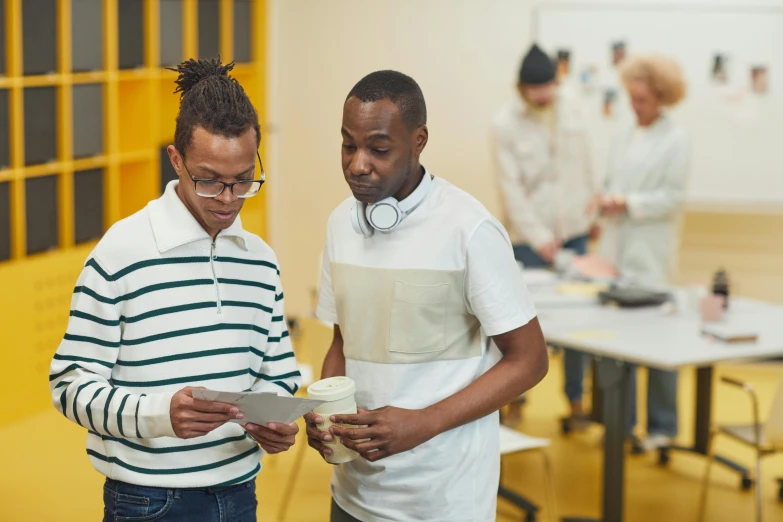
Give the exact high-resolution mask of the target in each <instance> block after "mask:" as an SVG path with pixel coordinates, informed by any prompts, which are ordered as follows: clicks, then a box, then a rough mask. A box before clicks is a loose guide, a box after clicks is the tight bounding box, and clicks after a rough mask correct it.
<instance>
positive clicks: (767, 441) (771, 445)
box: [699, 377, 783, 522]
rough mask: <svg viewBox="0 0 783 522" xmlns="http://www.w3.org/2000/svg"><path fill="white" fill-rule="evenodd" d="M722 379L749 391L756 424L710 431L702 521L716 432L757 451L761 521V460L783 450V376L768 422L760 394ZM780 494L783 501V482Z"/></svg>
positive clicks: (702, 492) (700, 510)
mask: <svg viewBox="0 0 783 522" xmlns="http://www.w3.org/2000/svg"><path fill="white" fill-rule="evenodd" d="M721 381H722V382H724V383H726V384H729V385H731V386H735V387H737V388H740V389H742V390H744V391H745V392H746V393H747V394H748V396H749V397H750V401H751V410H752V414H753V423H752V424H743V425H717V426H715V427H714V428H713V429H712V431H711V433H710V442H709V453H708V456H707V467H706V469H705V471H704V479H703V483H702V490H701V499H700V503H699V521H704V520H705V518H704V517H705V516H706V511H707V493H708V490H709V481H710V470H711V468H712V462H713V460H714V459H713V451H714V439H715V436H716V435H719V434H720V435H725V436H728V437H731V438H732V439H734V440H736V441H739V442H742V443H744V444H746V445H748V446H751V447H752V448H753V449H755V450H756V476H755V480H754V485H755V488H756V521H757V522H761V521H762V520H763V496H762V484H761V482H762V475H761V460H762V458H763V457H766V456H768V455H772V454H775V453H779V452H783V379H782V380H781V382H780V384H778V389H777V392H776V393H775V398H774V399H773V401H772V406H771V408H770V410H769V415H768V417H767V422H766V423H762V422H761V421H760V417H759V403H758V397H757V396H756V392H755V391H754V390H753V388H751V386H750V385H749V384H747V383H744V382H742V381H738V380H736V379H732V378H729V377H722V378H721ZM778 496H779V497H780V499H781V500H783V482H781V486H780V490H779V492H778Z"/></svg>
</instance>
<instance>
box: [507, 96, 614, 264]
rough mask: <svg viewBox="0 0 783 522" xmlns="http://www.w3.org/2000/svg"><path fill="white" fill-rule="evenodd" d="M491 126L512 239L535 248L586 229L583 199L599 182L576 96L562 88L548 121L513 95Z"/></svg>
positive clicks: (584, 200) (584, 120) (592, 192)
mask: <svg viewBox="0 0 783 522" xmlns="http://www.w3.org/2000/svg"><path fill="white" fill-rule="evenodd" d="M492 130H493V135H494V140H495V150H496V154H497V176H496V180H497V183H498V188H499V190H500V195H501V200H502V202H503V219H502V221H503V224H504V225H505V227H506V230H507V231H508V234H509V236H510V237H511V241H512V242H513V243H514V244H529V245H531V246H533V247H534V248H536V249H537V248H540V247H541V246H543V245H544V244H546V243H549V242H551V241H552V240H555V239H557V240H560V241H567V240H569V239H572V238H574V237H577V236H580V235H584V234H587V232H588V231H589V229H590V225H591V224H592V220H591V219H590V217H588V215H587V211H586V209H587V204H588V202H589V200H590V198H591V197H592V196H593V195H595V194H596V193H597V192H598V189H599V184H598V183H597V180H596V179H595V177H594V172H593V168H592V163H591V157H590V153H589V144H588V139H587V125H586V118H585V111H584V107H583V105H582V103H581V101H580V100H579V99H578V98H577V97H576V96H575V95H574V94H572V93H571V91H570V90H569V89H561V90H560V91H559V94H558V99H557V102H556V105H555V110H554V113H553V115H552V119H551V120H550V119H547V118H546V117H542V115H541V114H536V113H534V112H533V111H531V110H530V109H529V108H528V107H527V106H526V104H524V103H523V102H522V100H520V99H518V98H517V99H515V100H514V101H512V102H510V103H508V104H506V105H505V106H504V107H502V108H501V109H500V110H499V111H498V113H497V114H496V115H495V117H494V119H493V122H492Z"/></svg>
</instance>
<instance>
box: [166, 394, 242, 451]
mask: <svg viewBox="0 0 783 522" xmlns="http://www.w3.org/2000/svg"><path fill="white" fill-rule="evenodd" d="M192 390H193V388H191V387H190V386H187V387H185V388H182V389H181V390H180V391H178V392H177V393H175V394H174V396H173V397H172V398H171V405H170V406H169V414H170V416H171V427H172V428H174V434H175V435H176V436H177V437H179V438H180V439H191V438H194V437H201V436H203V435H206V434H207V433H209V432H210V431H212V430H214V429H216V428H219V427H220V426H222V425H223V424H225V423H226V422H228V421H230V420H231V419H241V418H242V417H243V415H242V414H241V413H240V412H239V409H238V408H237V407H236V406H234V405H232V404H227V403H225V402H215V401H202V400H200V399H194V398H193V392H192Z"/></svg>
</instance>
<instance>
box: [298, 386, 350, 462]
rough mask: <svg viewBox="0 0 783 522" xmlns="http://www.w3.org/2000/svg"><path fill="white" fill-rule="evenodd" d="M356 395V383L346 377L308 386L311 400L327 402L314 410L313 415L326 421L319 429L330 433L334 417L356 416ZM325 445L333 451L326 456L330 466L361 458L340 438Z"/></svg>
mask: <svg viewBox="0 0 783 522" xmlns="http://www.w3.org/2000/svg"><path fill="white" fill-rule="evenodd" d="M355 393H356V383H354V382H353V380H352V379H350V378H348V377H344V376H339V377H330V378H328V379H321V380H320V381H317V382H314V383H313V384H311V385H310V386H308V387H307V395H308V397H309V398H311V399H315V400H319V401H325V402H324V403H323V404H321V405H320V406H318V407H317V408H316V409H314V410H313V413H315V414H316V415H319V416H320V417H321V418H322V419H323V421H324V422H323V423H322V424H319V425H318V429H319V430H321V431H326V432H328V431H329V428H330V427H331V426H332V421H331V420H330V417H331V416H332V415H349V414H355V413H356V412H357V410H356V400H355V399H354V394H355ZM335 426H340V427H345V428H355V426H348V425H345V424H335ZM324 444H325V445H326V446H327V447H328V448H329V449H331V450H332V454H331V455H324V458H325V459H326V462H328V463H330V464H345V463H346V462H350V461H352V460H354V459H355V458H357V457H358V456H359V454H358V453H356V452H355V451H353V450H351V449H348V448H346V447H345V446H343V444H342V441H341V440H340V437H333V440H332V442H324Z"/></svg>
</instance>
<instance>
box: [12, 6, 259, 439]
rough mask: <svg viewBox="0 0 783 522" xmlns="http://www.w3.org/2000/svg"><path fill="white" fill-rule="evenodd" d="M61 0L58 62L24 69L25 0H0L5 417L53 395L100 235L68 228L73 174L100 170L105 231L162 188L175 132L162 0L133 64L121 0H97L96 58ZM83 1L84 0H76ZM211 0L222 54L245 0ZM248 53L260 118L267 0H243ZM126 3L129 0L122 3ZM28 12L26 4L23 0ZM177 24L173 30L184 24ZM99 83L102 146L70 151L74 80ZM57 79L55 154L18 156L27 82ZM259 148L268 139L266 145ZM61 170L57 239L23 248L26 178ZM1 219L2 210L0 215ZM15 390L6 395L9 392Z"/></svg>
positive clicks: (150, 13)
mask: <svg viewBox="0 0 783 522" xmlns="http://www.w3.org/2000/svg"><path fill="white" fill-rule="evenodd" d="M52 1H53V2H54V3H55V5H56V20H57V23H56V28H57V29H56V32H57V35H56V49H57V51H56V53H57V69H56V71H55V72H53V73H51V74H40V75H29V76H25V75H24V74H23V59H24V49H23V34H22V31H23V19H22V17H23V2H24V0H4V2H3V0H0V9H4V13H3V14H4V15H5V16H4V21H5V45H4V46H2V47H4V48H5V53H6V54H5V61H6V71H5V76H3V75H2V71H0V90H6V91H7V92H8V106H9V107H8V114H9V117H8V120H9V121H8V128H7V129H6V128H0V138H3V137H4V136H3V133H7V135H6V136H5V137H6V138H10V139H9V141H10V143H9V145H10V147H9V148H10V166H9V167H7V168H2V167H0V183H3V182H7V183H8V184H9V186H10V190H9V200H10V224H11V231H10V234H11V250H10V251H11V258H10V260H7V261H0V289H2V290H0V295H1V296H2V298H0V332H2V337H0V339H2V340H1V341H0V360H2V362H3V363H4V366H5V367H6V368H7V369H8V372H7V374H6V377H5V378H4V379H2V384H0V393H3V394H4V396H5V397H6V398H7V400H4V401H3V406H2V408H1V409H0V425H2V424H5V423H8V422H10V421H13V420H15V419H18V418H21V417H23V416H25V415H29V414H31V413H34V412H36V411H39V410H41V409H43V408H47V407H50V399H49V395H48V385H47V375H48V365H49V361H50V359H51V356H52V354H53V353H54V351H55V350H56V348H57V346H58V344H59V341H60V339H61V338H62V335H63V333H64V331H65V326H66V323H67V319H68V310H69V305H70V298H71V295H72V291H73V285H74V283H75V281H76V278H77V276H78V274H79V271H80V270H81V267H82V264H83V262H84V260H85V258H86V256H87V255H88V254H89V252H90V250H91V249H92V248H93V247H94V245H95V240H92V241H88V242H86V243H81V244H77V241H76V237H75V214H76V212H75V209H74V204H75V203H74V201H75V194H74V176H75V174H76V173H79V172H82V171H88V170H93V169H100V170H102V172H103V174H102V181H103V196H102V208H103V222H102V229H103V231H106V230H107V229H108V228H109V227H110V226H111V225H112V224H113V223H115V222H116V221H117V220H119V219H122V218H124V217H127V216H129V215H131V214H133V213H134V212H136V211H138V210H140V209H141V208H143V206H144V205H146V203H147V202H148V201H150V200H151V199H154V198H156V197H158V196H159V195H160V190H161V166H160V157H161V156H160V153H161V147H163V146H165V145H167V144H169V143H171V142H172V141H173V138H174V124H175V117H176V114H177V110H178V106H179V95H175V94H174V89H175V87H176V86H175V84H174V79H175V78H176V74H175V73H174V72H172V71H168V70H166V69H165V68H163V67H161V65H160V55H161V52H160V51H161V34H162V33H165V31H167V30H168V29H167V28H166V27H161V18H160V13H161V4H162V3H164V2H166V1H167V0H143V26H144V33H143V35H144V36H143V46H144V63H143V65H141V66H140V67H138V68H135V69H120V68H119V58H118V56H119V53H120V43H119V40H120V38H119V30H120V29H119V28H120V22H121V20H120V19H119V13H120V11H121V9H120V2H124V1H130V0H94V1H95V2H96V3H97V2H99V3H100V8H101V13H102V14H101V17H100V18H101V21H102V24H103V25H102V40H103V67H102V69H101V70H95V71H88V72H73V70H72V56H71V52H72V36H73V35H72V26H73V25H72V22H73V21H72V19H71V16H72V15H71V13H72V2H77V1H80V0H52ZM82 1H84V0H82ZM200 1H202V2H209V1H211V2H212V3H213V4H214V3H215V2H216V3H217V4H218V6H219V7H218V9H219V34H220V39H219V50H220V56H221V58H222V60H223V61H224V62H229V61H232V60H233V58H234V49H233V47H234V20H235V17H234V8H235V2H242V1H243V2H244V4H243V7H244V6H247V4H248V0H200ZM198 3H199V0H181V2H178V4H181V9H182V11H181V21H182V27H181V35H182V46H181V47H182V59H183V60H184V59H188V58H196V57H198V52H199V33H198V27H199V23H198V14H199V5H198ZM249 4H250V5H249V9H250V18H251V20H250V26H251V32H250V35H251V40H250V41H251V57H252V60H251V61H250V62H248V63H241V64H237V66H236V68H235V71H234V76H235V77H236V78H237V80H238V81H239V82H240V83H241V84H242V85H243V87H244V88H245V90H246V91H247V92H248V94H249V95H250V98H251V100H252V101H253V103H254V104H255V106H256V108H257V110H258V112H259V117H260V119H261V121H262V122H263V121H265V120H264V95H265V93H264V85H265V81H264V75H265V70H264V63H265V38H264V34H265V24H266V20H265V18H266V16H265V13H266V5H265V1H264V0H250V1H249ZM123 7H124V6H123ZM24 16H29V14H28V12H27V11H24ZM172 29H177V30H178V31H177V33H178V34H179V28H172ZM80 85H99V86H100V90H101V93H102V102H101V105H102V107H101V109H102V115H103V117H102V123H103V136H102V138H103V151H102V152H101V153H100V154H98V155H95V156H91V157H79V158H75V157H74V155H73V149H74V131H73V123H74V118H79V117H80V115H79V114H74V108H73V90H74V86H80ZM31 87H54V88H55V89H56V121H57V124H56V145H57V155H56V158H53V159H52V160H51V161H49V162H46V163H42V164H35V165H29V164H26V162H25V142H24V136H25V132H24V131H25V121H24V117H25V106H24V96H25V93H26V92H27V91H26V89H29V88H31ZM261 154H262V157H263V155H264V154H263V151H262V152H261ZM45 176H56V179H57V198H56V199H57V204H58V214H57V217H58V221H57V236H58V239H57V245H56V246H55V248H53V249H50V250H48V251H46V252H42V253H35V254H32V255H29V254H28V243H27V242H28V238H27V229H28V223H27V216H28V215H30V213H31V212H37V211H38V209H29V208H27V203H28V198H27V195H26V193H25V187H26V184H27V182H28V180H30V179H32V178H36V177H45ZM263 194H264V193H263V191H262V193H261V195H259V196H257V197H256V198H253V199H252V200H248V203H249V204H247V205H245V209H244V210H243V213H242V220H243V223H244V224H245V227H246V228H247V229H248V230H250V231H252V232H255V233H257V234H259V235H261V236H264V235H265V231H266V228H265V227H266V219H265V198H264V195H263ZM0 222H1V221H0ZM8 398H12V399H8Z"/></svg>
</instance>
